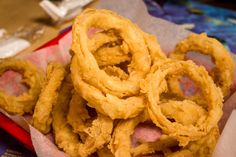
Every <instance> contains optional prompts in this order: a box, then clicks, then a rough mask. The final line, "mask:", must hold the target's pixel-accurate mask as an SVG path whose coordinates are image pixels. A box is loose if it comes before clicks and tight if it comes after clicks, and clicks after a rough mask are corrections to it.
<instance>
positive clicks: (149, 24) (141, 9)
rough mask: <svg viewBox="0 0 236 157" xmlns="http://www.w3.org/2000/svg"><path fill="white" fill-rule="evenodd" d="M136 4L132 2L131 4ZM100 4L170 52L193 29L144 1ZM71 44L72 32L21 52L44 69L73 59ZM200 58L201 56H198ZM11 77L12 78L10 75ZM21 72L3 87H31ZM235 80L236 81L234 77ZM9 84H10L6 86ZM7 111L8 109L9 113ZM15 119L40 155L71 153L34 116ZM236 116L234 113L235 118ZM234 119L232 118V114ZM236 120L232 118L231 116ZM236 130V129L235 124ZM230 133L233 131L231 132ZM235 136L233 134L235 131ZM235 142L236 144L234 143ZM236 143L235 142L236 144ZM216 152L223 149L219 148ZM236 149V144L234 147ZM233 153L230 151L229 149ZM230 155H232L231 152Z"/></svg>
mask: <svg viewBox="0 0 236 157" xmlns="http://www.w3.org/2000/svg"><path fill="white" fill-rule="evenodd" d="M130 4H132V5H130ZM97 8H105V9H110V10H113V11H115V12H117V13H119V14H120V15H122V16H124V17H127V18H129V19H131V20H132V21H133V22H134V23H136V24H137V25H138V26H139V27H141V29H143V30H144V31H146V32H148V33H151V34H153V35H155V36H157V38H158V42H159V43H160V45H161V48H162V50H163V51H164V52H165V53H167V54H168V53H170V52H171V51H172V50H173V49H174V47H175V45H176V43H177V42H178V41H179V40H181V39H183V38H185V37H186V36H187V35H188V34H189V33H190V32H189V31H187V30H184V29H183V28H182V27H180V26H178V25H175V24H173V23H170V22H168V21H165V20H162V19H160V18H156V17H152V16H150V15H149V14H148V13H147V9H146V6H145V4H144V3H143V1H139V0H138V1H137V0H119V1H116V0H109V1H106V0H100V1H99V3H98V5H97ZM70 47H71V32H69V33H68V34H67V35H65V36H64V37H63V38H62V39H61V40H60V41H59V43H58V44H57V45H53V46H49V47H46V48H43V49H40V50H38V51H36V52H33V53H32V54H29V55H25V56H20V57H21V58H22V57H23V58H25V59H27V60H29V61H31V62H32V63H34V64H35V65H36V66H38V67H39V68H41V69H42V70H43V71H44V72H45V69H46V65H47V63H48V62H49V61H58V62H60V63H63V64H66V63H68V62H69V60H70V55H69V49H70ZM195 55H196V54H192V55H190V56H189V58H194V60H195V61H196V62H197V63H199V64H203V65H205V66H206V67H207V68H208V67H210V66H212V65H211V63H210V62H209V60H206V59H205V58H203V57H201V56H195ZM196 58H197V59H196ZM9 78H11V79H9ZM19 80H20V76H19V75H18V74H16V73H14V72H11V71H10V72H8V73H7V74H4V76H3V77H1V78H0V87H4V89H5V90H6V91H7V92H8V93H11V94H16V95H17V94H19V93H20V92H22V91H25V90H27V89H26V88H25V87H24V86H19ZM234 82H235V81H234ZM6 84H10V85H9V86H6ZM235 99H236V94H234V95H232V96H231V97H230V98H229V100H228V101H226V103H225V106H224V110H225V111H226V112H225V113H226V114H225V115H224V116H223V119H222V121H221V124H220V125H221V127H223V126H224V124H225V122H226V120H227V118H228V117H229V115H230V113H231V111H232V110H233V109H235V108H236V103H235V101H233V100H235ZM5 114H6V113H5ZM7 116H8V117H9V118H11V119H12V120H13V121H15V122H16V123H18V124H19V125H21V126H22V127H23V128H25V129H26V130H28V131H29V132H30V135H31V139H32V142H33V145H34V148H35V151H36V154H37V156H39V157H65V156H67V155H66V154H65V153H64V152H62V151H60V150H58V148H57V147H56V145H55V144H54V142H53V138H52V135H51V134H49V135H46V136H45V135H43V134H41V133H40V132H39V131H37V130H36V129H35V128H33V127H32V126H31V125H29V123H28V122H29V121H30V117H29V116H25V117H19V116H10V115H7ZM235 117H236V116H233V118H234V119H236V118H235ZM231 119H232V118H231ZM231 121H232V120H231ZM225 128H226V129H228V130H229V129H230V128H231V123H230V124H229V125H226V127H225ZM234 130H236V129H235V128H234ZM225 132H226V133H227V134H229V133H228V132H227V131H225V130H224V131H223V133H222V135H221V138H220V140H219V144H218V146H217V150H219V149H220V148H219V147H220V146H221V145H222V143H223V144H224V145H229V144H230V145H232V143H225V141H226V140H224V137H225V135H224V134H225ZM229 136H230V135H229ZM232 136H233V135H232ZM234 145H236V144H235V143H234ZM234 147H235V146H234ZM217 150H216V152H219V151H217ZM234 150H236V148H235V149H234ZM229 154H230V152H229ZM214 157H220V156H219V153H215V156H214ZM228 157H230V155H229V156H228Z"/></svg>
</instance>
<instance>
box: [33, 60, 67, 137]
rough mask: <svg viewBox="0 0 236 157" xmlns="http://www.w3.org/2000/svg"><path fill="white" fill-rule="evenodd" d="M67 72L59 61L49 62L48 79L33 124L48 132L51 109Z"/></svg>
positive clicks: (43, 131) (36, 107)
mask: <svg viewBox="0 0 236 157" xmlns="http://www.w3.org/2000/svg"><path fill="white" fill-rule="evenodd" d="M65 74H66V71H65V68H64V67H63V66H62V65H61V64H58V63H53V62H51V63H49V64H48V66H47V71H46V80H45V83H44V86H43V88H42V91H41V93H40V96H39V99H38V101H37V103H36V105H35V109H34V114H33V126H34V127H35V128H37V129H38V130H40V131H41V132H42V133H44V134H46V133H48V132H49V131H50V129H51V123H52V117H51V111H52V108H53V106H54V104H55V102H56V100H57V96H58V90H59V89H60V87H61V83H62V80H63V79H64V77H65Z"/></svg>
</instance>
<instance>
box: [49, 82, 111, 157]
mask: <svg viewBox="0 0 236 157" xmlns="http://www.w3.org/2000/svg"><path fill="white" fill-rule="evenodd" d="M72 88H73V87H72ZM71 90H72V89H71V84H70V82H68V81H67V80H65V81H64V83H63V85H62V89H61V91H60V93H59V97H58V98H59V99H58V100H57V103H56V104H55V107H54V109H53V113H52V116H53V130H54V134H55V141H56V144H57V145H58V146H59V147H60V148H62V149H63V150H64V151H65V152H66V153H68V154H69V155H70V156H81V157H87V156H89V155H90V154H92V153H94V152H95V151H96V150H97V149H100V148H101V147H102V146H103V145H104V144H106V143H108V142H109V140H110V136H111V132H112V129H113V122H112V120H111V119H110V118H108V117H106V116H103V115H101V114H98V118H97V119H95V120H94V121H93V122H92V126H90V127H86V128H84V129H83V131H84V133H86V134H87V135H88V136H87V137H86V138H85V139H84V143H82V142H81V141H80V140H79V139H78V135H77V134H76V133H74V132H73V130H72V128H71V127H70V125H69V124H68V123H67V114H68V107H69V103H70V97H71V93H70V92H71ZM65 93H68V94H65ZM64 95H65V96H66V97H65V96H64Z"/></svg>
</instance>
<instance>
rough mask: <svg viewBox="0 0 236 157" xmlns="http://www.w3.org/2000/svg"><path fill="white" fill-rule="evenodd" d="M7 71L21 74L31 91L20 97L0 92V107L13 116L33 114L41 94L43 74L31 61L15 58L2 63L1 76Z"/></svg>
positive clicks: (0, 66)
mask: <svg viewBox="0 0 236 157" xmlns="http://www.w3.org/2000/svg"><path fill="white" fill-rule="evenodd" d="M7 70H13V71H16V72H19V73H21V74H22V75H23V81H24V83H25V84H26V85H27V86H29V90H28V92H26V93H23V94H22V95H20V96H10V95H7V94H5V92H4V91H0V107H1V108H3V109H4V110H5V111H7V112H8V113H11V114H18V115H22V114H24V113H31V112H32V111H33V109H34V106H35V103H36V102H37V100H38V96H39V94H40V92H41V86H42V82H43V75H42V72H41V71H39V70H38V69H37V68H36V67H35V65H33V64H32V63H30V62H29V61H26V60H20V59H13V58H9V59H4V60H1V61H0V76H1V75H2V74H3V73H4V72H5V71H7Z"/></svg>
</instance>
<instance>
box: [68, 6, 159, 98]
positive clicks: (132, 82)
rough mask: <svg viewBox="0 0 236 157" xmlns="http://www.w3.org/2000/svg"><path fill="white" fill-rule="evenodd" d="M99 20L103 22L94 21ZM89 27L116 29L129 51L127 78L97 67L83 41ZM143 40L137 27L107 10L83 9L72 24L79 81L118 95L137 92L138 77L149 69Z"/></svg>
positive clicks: (73, 47) (147, 51)
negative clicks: (113, 76) (130, 58)
mask: <svg viewBox="0 0 236 157" xmlns="http://www.w3.org/2000/svg"><path fill="white" fill-rule="evenodd" d="M100 19H101V20H102V21H103V22H99V23H98V22H96V21H99V20H100ZM124 25H125V26H126V27H125V28H124ZM91 27H95V28H96V27H98V28H100V29H103V30H109V29H113V30H117V31H118V32H120V33H119V35H120V36H121V38H122V39H123V41H124V42H125V43H126V44H127V45H128V48H129V50H130V53H131V54H132V60H131V64H130V65H129V73H130V74H131V75H129V78H128V79H127V80H123V81H120V80H117V79H113V78H111V77H110V76H108V75H107V74H106V73H105V72H104V71H102V70H101V69H99V67H98V64H97V62H96V60H95V58H94V56H93V55H92V53H91V52H90V51H89V48H88V43H87V41H88V37H87V34H86V32H87V31H88V29H89V28H91ZM145 42H146V41H145V38H144V33H143V32H141V30H140V29H139V28H137V26H135V25H134V24H132V23H131V22H130V21H129V20H127V19H124V18H123V17H120V16H118V15H116V14H115V13H113V12H111V11H107V10H94V9H87V10H85V11H84V12H83V13H82V14H81V15H80V16H78V17H77V18H76V19H75V22H74V25H73V41H72V50H73V51H74V53H75V57H76V58H77V59H78V64H79V66H80V67H81V68H80V70H81V75H82V78H83V80H84V81H85V82H86V83H88V84H90V85H92V86H94V87H96V88H98V89H99V90H101V91H102V92H104V93H109V94H112V95H115V96H118V97H124V96H130V95H134V94H137V93H138V92H139V80H140V79H142V78H144V77H145V75H146V74H147V73H148V72H149V70H150V67H151V58H150V55H149V50H148V48H147V46H146V43H145ZM78 43H80V44H78ZM137 43H138V44H137ZM159 53H161V52H159ZM98 82H99V83H98Z"/></svg>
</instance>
